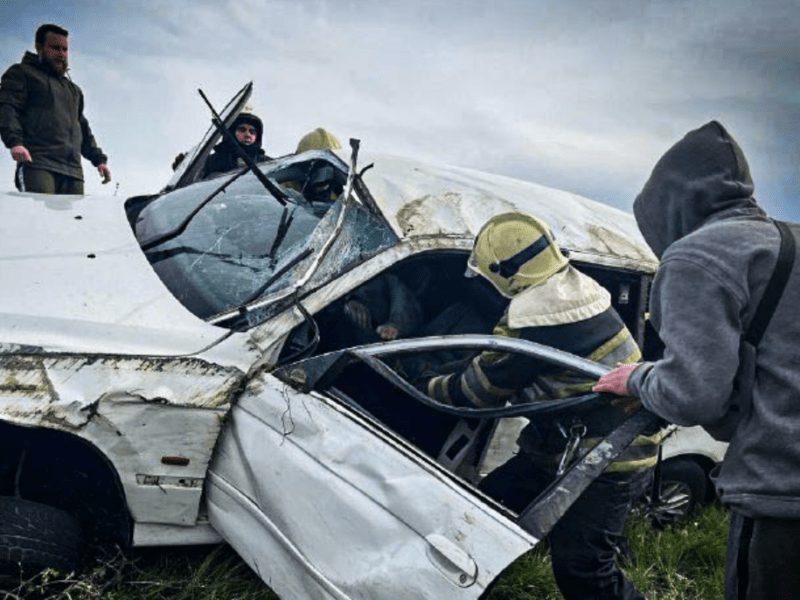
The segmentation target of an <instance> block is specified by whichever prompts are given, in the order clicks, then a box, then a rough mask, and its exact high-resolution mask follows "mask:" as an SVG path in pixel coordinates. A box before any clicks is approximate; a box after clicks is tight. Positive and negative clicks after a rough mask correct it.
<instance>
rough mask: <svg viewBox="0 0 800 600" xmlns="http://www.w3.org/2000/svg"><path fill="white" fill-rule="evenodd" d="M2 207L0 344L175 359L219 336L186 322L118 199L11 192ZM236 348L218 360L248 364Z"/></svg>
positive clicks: (218, 331) (215, 331)
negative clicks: (161, 355)
mask: <svg viewBox="0 0 800 600" xmlns="http://www.w3.org/2000/svg"><path fill="white" fill-rule="evenodd" d="M2 202H3V203H4V204H5V206H6V208H5V209H4V218H3V221H2V222H0V261H2V274H3V285H2V286H0V315H2V319H0V340H2V341H3V342H4V343H6V344H9V343H10V344H14V343H17V344H23V345H28V346H40V347H43V348H46V349H50V350H57V351H70V352H92V353H110V354H117V353H119V354H151V355H152V354H169V355H176V354H189V353H194V352H197V351H198V350H201V349H202V348H203V347H205V346H207V345H209V344H211V343H212V342H214V341H215V340H217V339H219V338H220V337H222V336H223V335H224V334H225V333H226V331H225V330H223V329H220V328H217V327H214V326H212V325H209V324H207V323H205V322H204V321H202V320H201V319H198V318H196V317H195V316H193V315H192V314H191V313H190V312H189V311H187V310H186V309H185V308H184V307H183V306H182V305H181V304H180V303H179V302H178V301H177V300H176V299H175V298H174V297H173V296H172V294H170V293H169V291H168V290H167V289H166V288H165V287H164V285H163V284H162V283H161V281H160V280H159V278H158V276H157V275H156V274H155V272H154V271H153V269H152V268H151V267H150V265H149V264H148V262H147V259H146V258H145V256H144V254H143V253H142V251H141V250H140V248H139V245H138V244H137V242H136V239H135V238H134V236H133V233H132V231H131V228H130V226H129V224H128V221H127V218H126V215H125V209H124V206H123V199H122V198H117V197H109V196H48V195H44V194H29V193H28V194H22V193H17V192H10V193H6V194H3V196H2ZM64 213H67V214H69V216H70V217H71V218H70V219H65V218H64ZM43 298H44V299H46V300H45V301H42V299H43ZM235 346H241V344H238V345H228V346H227V347H228V350H222V349H220V352H227V353H228V354H230V353H231V352H233V354H230V355H229V356H228V357H227V359H221V361H222V362H223V363H225V364H237V365H242V364H246V363H249V362H252V361H251V360H249V359H248V360H244V362H243V359H244V354H242V352H243V350H242V349H237V348H235ZM220 358H221V357H220Z"/></svg>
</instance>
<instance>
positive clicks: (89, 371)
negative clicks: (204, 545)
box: [0, 354, 244, 525]
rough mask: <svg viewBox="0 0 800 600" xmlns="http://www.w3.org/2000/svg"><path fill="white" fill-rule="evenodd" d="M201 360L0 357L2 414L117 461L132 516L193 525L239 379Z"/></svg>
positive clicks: (234, 372)
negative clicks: (57, 432) (57, 431)
mask: <svg viewBox="0 0 800 600" xmlns="http://www.w3.org/2000/svg"><path fill="white" fill-rule="evenodd" d="M243 381H244V374H243V373H242V372H241V371H239V370H238V369H235V368H231V367H220V366H217V365H213V364H211V363H208V362H205V361H202V360H199V359H188V358H187V359H168V358H167V359H165V358H146V359H142V358H131V357H118V356H59V355H55V356H54V355H46V354H41V355H8V354H6V355H0V411H2V413H3V415H4V418H5V419H7V420H9V421H12V422H16V423H18V424H24V425H28V426H42V427H49V428H54V429H60V430H62V431H65V432H68V433H70V434H74V435H77V436H79V437H81V438H83V439H85V440H86V441H88V442H90V443H92V444H93V445H94V446H96V447H97V448H98V449H99V450H100V451H101V452H102V453H103V454H104V455H105V456H106V457H107V458H108V460H109V461H110V462H111V463H112V464H113V465H114V467H115V469H116V471H117V473H118V476H119V478H120V481H121V483H122V485H123V488H124V490H125V494H126V497H127V501H128V508H129V511H130V513H131V515H132V517H133V518H134V520H136V521H142V522H151V523H175V524H184V525H191V524H193V523H194V521H195V519H196V517H197V510H198V506H199V503H200V498H201V496H202V484H203V481H204V479H205V473H206V469H207V466H208V462H209V459H210V456H211V452H212V450H213V448H214V445H215V443H216V440H217V437H218V435H219V432H220V429H221V428H222V425H223V422H224V418H225V415H226V414H227V412H228V410H229V409H230V403H231V400H232V399H233V397H234V396H235V394H236V393H238V391H239V388H240V387H241V386H242V385H243Z"/></svg>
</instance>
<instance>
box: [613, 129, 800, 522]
mask: <svg viewBox="0 0 800 600" xmlns="http://www.w3.org/2000/svg"><path fill="white" fill-rule="evenodd" d="M752 194H753V182H752V179H751V177H750V171H749V167H748V165H747V161H746V160H745V157H744V154H743V153H742V151H741V149H740V148H739V146H738V144H737V143H736V142H735V141H734V139H733V138H732V137H731V136H730V134H729V133H728V132H727V131H726V130H725V129H724V128H723V127H722V125H720V124H719V123H717V122H715V121H712V122H710V123H708V124H706V125H704V126H702V127H700V128H699V129H696V130H694V131H691V132H689V133H688V134H687V135H686V136H685V137H684V138H683V139H682V140H680V141H679V142H678V143H676V144H675V145H674V146H673V147H672V148H670V149H669V150H668V151H667V152H666V154H665V155H664V156H663V157H662V158H661V159H660V160H659V161H658V163H657V164H656V166H655V168H654V169H653V172H652V174H651V176H650V178H649V180H648V181H647V183H646V184H645V186H644V189H643V190H642V192H641V194H639V196H638V197H637V198H636V201H635V202H634V207H633V208H634V214H635V216H636V220H637V223H638V225H639V229H640V230H641V232H642V235H643V236H644V238H645V240H646V241H647V243H648V244H649V246H650V248H651V249H652V250H653V252H654V253H655V254H656V256H658V257H659V258H660V259H661V264H660V266H659V270H658V273H657V275H656V277H655V280H654V281H653V286H652V291H651V297H650V313H651V319H652V323H653V326H654V327H655V330H656V331H657V332H658V334H659V336H660V338H661V340H662V341H663V343H664V347H665V349H664V355H663V358H662V359H661V360H659V361H657V362H654V363H644V364H643V365H642V366H640V367H639V368H637V369H636V370H635V371H634V372H633V374H632V375H631V377H630V378H629V380H628V384H627V387H628V389H629V390H630V391H631V393H632V394H634V395H636V396H638V397H639V398H641V400H642V403H643V404H644V406H645V407H646V408H647V409H649V410H651V411H652V412H654V413H656V414H658V415H659V416H661V417H663V418H665V419H667V420H668V421H670V422H673V423H677V424H679V425H687V426H688V425H713V424H715V423H717V422H719V421H720V419H723V418H724V417H726V416H728V415H729V414H730V412H729V411H730V408H731V406H732V403H734V404H738V406H739V412H740V419H739V421H738V425H737V427H736V430H735V433H734V434H733V437H732V439H731V443H730V446H729V448H728V451H727V454H726V456H725V460H724V462H723V463H722V466H721V469H720V471H719V473H718V474H717V475H716V477H715V484H716V487H717V492H718V494H719V495H720V497H721V499H722V501H723V502H724V503H725V504H726V505H727V506H729V507H730V508H733V509H734V510H736V511H738V512H740V513H742V514H744V515H746V516H751V517H781V518H800V444H799V443H798V434H800V344H798V340H800V320H798V319H797V317H796V312H795V311H796V309H795V307H796V306H797V305H798V303H800V269H798V268H795V269H794V270H793V272H792V275H791V277H790V279H789V282H788V284H787V287H786V289H785V291H784V294H783V296H782V299H781V302H780V303H779V305H778V307H777V309H776V311H775V313H774V315H773V318H772V321H771V322H770V325H769V327H768V328H767V330H766V332H765V334H764V337H763V338H762V340H761V343H760V345H759V347H758V349H757V354H756V355H755V359H754V360H755V380H754V383H753V386H752V393H751V394H742V395H741V397H737V396H735V395H734V389H735V388H734V381H736V380H737V379H740V378H742V375H743V373H741V372H740V370H744V369H745V366H744V363H742V362H740V346H741V344H742V342H741V338H742V335H743V333H744V332H745V331H746V330H747V327H748V325H749V324H750V321H751V320H752V318H753V315H754V313H755V310H756V308H757V306H758V303H759V301H760V300H761V297H762V296H763V293H764V289H765V288H766V285H767V281H768V280H769V278H770V276H771V274H772V271H773V269H774V267H775V263H776V262H777V254H778V249H779V247H780V234H779V232H778V229H777V227H776V226H775V224H774V223H773V222H772V221H771V220H770V219H769V218H768V217H767V216H766V215H765V213H764V212H763V211H762V210H761V208H760V207H759V206H758V204H757V203H756V201H755V199H754V198H753V196H752ZM792 230H793V232H794V233H795V236H796V237H797V235H798V233H800V229H798V228H797V227H794V226H793V227H792ZM798 239H800V238H798ZM798 248H800V244H798ZM796 263H798V264H800V258H798V259H797V260H796Z"/></svg>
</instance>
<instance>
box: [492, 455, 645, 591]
mask: <svg viewBox="0 0 800 600" xmlns="http://www.w3.org/2000/svg"><path fill="white" fill-rule="evenodd" d="M651 477H652V471H651V470H646V471H631V472H620V473H606V474H603V475H601V476H600V477H599V478H597V479H596V480H595V481H593V482H592V483H591V485H589V487H588V488H586V490H585V491H584V492H583V494H581V496H580V497H579V498H578V499H577V500H576V501H575V503H574V504H573V505H572V506H571V507H570V508H569V509H568V510H567V512H566V514H565V515H564V516H563V517H562V518H561V520H560V521H559V522H558V523H556V525H555V527H554V528H553V530H552V531H551V532H550V535H549V541H550V556H551V558H552V563H553V575H554V576H555V580H556V583H557V584H558V588H559V590H560V591H561V594H562V595H563V596H564V598H565V600H587V599H589V598H591V599H592V600H644V596H642V594H640V593H639V592H638V591H637V590H636V588H635V587H633V584H632V583H631V582H630V581H629V580H628V578H627V577H625V575H624V573H622V571H621V570H620V568H619V566H618V565H617V556H618V555H619V554H620V552H621V548H623V547H624V546H625V543H624V530H625V521H626V520H627V517H628V513H629V512H630V509H631V506H632V505H633V502H634V501H635V500H636V499H637V498H639V497H640V496H641V495H642V494H643V493H644V491H645V490H646V489H647V487H648V485H649V484H650V481H651ZM552 480H553V474H552V473H550V472H548V471H546V470H544V469H541V468H539V467H538V466H537V465H536V464H535V463H533V462H532V461H531V460H530V459H529V458H528V457H526V456H525V455H524V454H519V455H517V456H515V457H514V458H512V459H511V460H509V461H508V462H506V463H505V464H504V465H501V466H500V467H498V468H497V469H495V470H494V471H492V472H491V473H490V474H489V475H488V476H487V477H486V478H485V479H484V480H483V482H482V483H481V486H480V487H481V489H483V490H484V491H485V492H486V493H487V494H489V495H490V496H492V497H493V498H495V499H497V500H499V501H501V502H503V504H505V505H506V506H508V507H509V508H510V509H511V510H513V511H515V512H522V510H523V509H524V508H525V507H526V506H527V505H528V504H529V503H530V502H531V501H532V500H533V499H534V498H536V496H538V495H539V493H541V492H542V491H543V490H544V488H545V487H546V486H547V485H548V484H549V483H550V482H551V481H552Z"/></svg>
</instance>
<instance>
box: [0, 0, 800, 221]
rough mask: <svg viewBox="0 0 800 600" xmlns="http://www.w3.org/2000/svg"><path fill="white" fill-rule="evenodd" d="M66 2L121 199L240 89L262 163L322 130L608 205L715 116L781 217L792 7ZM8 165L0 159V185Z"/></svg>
mask: <svg viewBox="0 0 800 600" xmlns="http://www.w3.org/2000/svg"><path fill="white" fill-rule="evenodd" d="M36 4H37V6H38V8H36V9H31V8H30V3H22V2H12V3H11V4H10V7H9V8H8V9H6V8H4V13H5V12H9V11H10V13H12V19H11V20H10V21H9V20H8V19H6V23H8V22H12V21H13V23H14V26H13V28H12V29H13V33H14V35H15V36H18V37H17V38H13V39H16V44H11V43H9V42H11V41H12V38H5V39H8V40H9V41H8V42H5V43H4V44H3V47H2V48H0V59H4V60H5V61H6V62H7V63H10V62H12V61H17V60H19V56H21V53H22V51H23V50H24V47H25V46H28V45H29V42H27V38H28V37H30V36H31V35H32V33H28V31H27V29H29V25H28V23H26V22H24V21H26V20H28V21H35V20H36V19H41V18H45V16H46V15H47V14H49V13H48V10H50V9H53V10H55V9H54V8H53V7H57V6H59V5H58V4H56V3H48V2H45V3H36ZM77 6H80V7H81V9H80V10H73V11H72V12H71V13H69V14H67V13H65V12H63V11H62V12H61V13H54V14H57V15H58V16H60V17H63V18H64V19H67V20H69V24H68V26H69V27H70V30H71V32H72V34H71V36H72V37H71V44H72V48H73V61H72V62H73V65H74V68H73V71H74V73H73V76H74V77H75V80H76V82H78V83H79V84H80V85H81V86H82V87H83V89H84V92H85V94H86V98H87V110H88V111H89V115H90V120H91V122H92V125H93V127H94V129H95V132H96V133H97V137H98V139H99V141H100V143H101V144H102V145H103V146H104V148H105V149H106V150H107V151H108V153H109V155H110V157H111V161H110V164H111V166H112V168H114V170H115V171H114V172H115V175H117V176H118V181H120V182H121V183H122V185H121V192H120V193H121V194H123V195H125V194H128V193H133V190H134V189H135V190H136V192H137V193H144V192H146V191H150V192H153V191H157V190H158V189H160V187H161V186H162V185H163V184H164V183H165V181H166V180H167V179H168V178H169V176H170V174H171V171H170V169H169V165H170V164H171V162H172V158H173V157H174V155H175V154H177V153H178V152H180V151H182V150H185V149H187V148H188V147H190V146H192V145H193V144H195V143H196V142H197V141H198V140H199V138H200V137H201V136H202V134H203V133H204V132H205V130H206V129H207V127H208V126H209V124H210V121H209V113H208V111H207V109H206V108H205V106H204V104H203V102H202V101H201V100H200V98H199V96H198V94H197V89H198V88H202V89H203V90H204V91H205V92H206V94H207V95H208V96H209V98H210V99H211V101H212V102H213V103H214V104H215V105H217V106H218V107H221V106H222V105H223V104H224V103H225V102H226V101H227V99H228V98H229V97H230V96H231V95H232V94H233V93H234V92H235V91H236V90H238V89H239V88H240V87H241V86H242V85H244V84H245V83H246V82H247V81H250V80H252V81H253V82H254V89H255V92H254V95H253V100H252V103H253V105H254V107H255V109H256V110H257V111H258V112H259V114H260V115H261V116H262V118H263V119H264V121H265V124H266V128H267V132H266V142H265V143H266V150H267V152H268V153H270V154H272V155H280V154H283V153H287V152H290V151H291V150H293V149H294V147H295V145H296V142H297V140H298V139H299V137H300V136H301V135H302V134H303V133H305V132H306V131H309V130H311V129H313V128H315V127H317V126H325V127H328V128H329V129H331V130H332V131H334V132H335V133H336V134H337V135H338V136H339V137H340V138H341V139H343V140H346V139H347V138H348V137H359V138H361V139H362V144H363V145H364V147H366V148H369V149H370V150H372V151H384V152H392V153H398V154H409V155H416V156H418V157H422V158H427V159H431V160H436V161H438V162H450V163H454V164H460V165H464V166H470V167H477V168H483V169H487V170H491V171H495V172H500V173H502V174H505V175H510V176H516V177H522V178H528V179H534V180H537V181H539V182H540V183H543V184H545V185H552V186H556V187H563V188H565V189H568V190H570V191H575V192H578V193H582V194H584V195H588V196H591V197H596V198H600V199H603V200H605V201H608V202H612V203H616V204H617V205H619V206H622V207H623V208H629V206H630V201H631V200H632V198H633V196H634V195H635V193H636V192H637V191H638V188H639V187H640V186H641V185H642V183H643V182H644V180H645V179H646V178H647V175H648V174H649V171H650V169H651V167H652V165H653V164H654V163H655V161H656V160H657V158H658V157H659V156H660V154H661V153H662V152H663V151H664V150H666V149H667V148H668V147H669V146H670V145H671V144H672V143H673V142H674V141H676V140H677V139H679V138H680V137H681V136H682V135H683V134H684V133H685V132H686V131H688V130H689V129H692V128H694V127H697V126H699V125H700V124H702V123H704V122H706V121H708V120H710V119H712V118H716V119H719V120H721V121H722V122H724V123H725V125H726V126H727V127H728V128H729V130H731V131H732V132H733V133H734V135H736V137H737V139H739V141H740V143H741V145H742V146H743V148H744V149H745V152H746V153H747V154H748V157H749V158H750V161H751V163H752V164H751V166H752V168H753V175H754V178H755V180H756V184H757V190H759V193H760V194H763V195H764V198H766V199H768V200H769V202H771V204H770V206H769V208H771V209H775V210H783V208H784V207H787V214H789V215H793V218H795V219H797V220H800V208H798V209H796V208H794V206H793V203H794V198H795V197H796V196H797V192H798V191H800V186H799V185H798V183H797V179H796V176H795V173H796V172H797V167H796V165H797V164H798V161H799V160H800V151H798V145H797V143H796V141H795V140H796V139H798V138H797V135H798V133H800V132H798V130H797V129H798V125H797V123H798V119H797V116H798V103H799V102H800V96H799V95H798V94H797V87H798V84H799V83H800V59H798V58H797V47H798V42H799V41H800V40H799V39H798V33H797V32H798V31H800V14H798V11H797V10H796V2H794V1H793V0H767V1H766V2H764V1H761V2H759V3H758V4H756V3H755V2H754V0H713V1H710V2H705V3H692V2H689V1H688V0H650V1H643V2H634V3H632V2H629V1H627V0H624V1H623V0H595V1H594V2H591V3H578V2H564V1H561V2H557V1H555V0H544V1H537V2H529V1H523V0H496V1H495V2H492V3H487V2H485V1H484V0H462V1H460V2H458V3H456V4H453V3H450V2H444V1H431V0H403V1H402V2H401V1H399V0H387V1H385V2H380V3H375V2H369V1H367V0H350V1H344V0H338V1H336V2H334V1H333V0H235V1H233V0H231V1H226V2H214V1H211V0H201V1H197V2H192V3H174V2H168V1H161V0H158V1H151V2H147V3H141V2H136V1H133V0H117V1H116V2H113V3H112V2H100V1H97V0H95V1H93V2H88V3H85V4H81V5H77ZM4 17H5V14H4ZM99 23H102V24H103V26H98V24H99ZM9 27H11V26H9V25H8V24H6V25H1V26H0V32H2V33H6V32H8V31H9ZM20 28H23V29H25V31H24V35H22V34H21V32H20ZM19 39H25V43H24V44H20V42H19ZM12 46H13V47H12ZM9 165H10V161H8V159H7V158H0V169H2V173H7V172H8V171H9V169H8V168H7V167H8V166H9ZM0 176H3V175H1V174H0ZM9 178H10V177H9ZM87 189H91V190H93V191H94V190H96V191H97V193H100V191H104V190H102V189H101V188H99V186H97V184H96V182H95V183H93V184H92V186H91V187H90V186H88V184H87Z"/></svg>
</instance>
